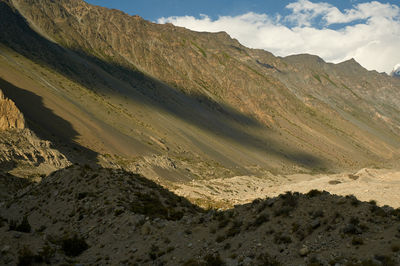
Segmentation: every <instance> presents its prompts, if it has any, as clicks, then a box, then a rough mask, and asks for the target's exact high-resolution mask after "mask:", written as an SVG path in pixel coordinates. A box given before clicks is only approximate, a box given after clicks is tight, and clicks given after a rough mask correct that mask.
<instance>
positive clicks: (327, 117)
mask: <svg viewBox="0 0 400 266" xmlns="http://www.w3.org/2000/svg"><path fill="white" fill-rule="evenodd" d="M0 21H1V23H0V254H1V256H0V264H4V265H15V264H18V265H32V264H44V263H46V264H51V265H66V264H68V265H69V264H74V265H79V264H85V265H86V264H88V265H97V264H99V265H103V264H112V265H114V264H121V265H328V264H330V265H337V264H340V265H398V264H399V263H400V261H399V257H398V256H397V254H398V251H399V249H400V242H399V239H400V228H399V226H400V224H399V221H400V209H395V208H398V207H400V205H399V202H400V197H399V195H400V186H399V177H400V171H398V170H396V169H397V167H398V166H399V165H398V159H399V153H400V134H399V133H400V116H399V111H400V110H399V108H400V89H399V88H400V79H397V78H394V77H391V76H389V75H386V74H381V73H377V72H375V71H367V70H366V69H364V68H363V67H362V66H360V65H359V64H358V63H357V62H356V61H355V60H354V59H351V60H348V61H346V62H342V63H339V64H330V63H326V62H324V61H323V60H322V59H321V58H319V57H317V56H314V55H308V54H302V55H293V56H288V57H276V56H274V55H273V54H271V53H269V52H267V51H263V50H255V49H249V48H247V47H244V46H243V45H241V44H240V43H239V42H238V41H237V40H235V39H232V38H231V37H230V36H229V35H228V34H226V33H224V32H220V33H206V32H193V31H190V30H187V29H185V28H180V27H175V26H173V25H171V24H165V25H159V24H155V23H151V22H148V21H146V20H143V19H142V18H140V17H139V16H129V15H127V14H125V13H123V12H121V11H118V10H110V9H106V8H102V7H97V6H93V5H89V4H87V3H86V2H84V1H82V0H58V1H54V0H0ZM316 189H319V190H316ZM320 190H327V191H330V192H331V193H333V194H335V195H333V194H329V193H328V192H322V191H320ZM286 191H297V192H287V193H285V192H286ZM299 192H300V193H299ZM349 194H354V195H355V196H357V197H358V198H359V199H361V200H363V201H364V202H361V201H359V200H358V199H357V198H356V197H355V196H353V195H349ZM183 196H184V197H183ZM388 205H389V206H388Z"/></svg>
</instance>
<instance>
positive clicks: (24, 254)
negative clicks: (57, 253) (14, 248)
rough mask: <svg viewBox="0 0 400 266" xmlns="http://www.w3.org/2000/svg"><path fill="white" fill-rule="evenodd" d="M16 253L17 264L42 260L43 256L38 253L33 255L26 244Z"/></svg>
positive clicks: (23, 265)
mask: <svg viewBox="0 0 400 266" xmlns="http://www.w3.org/2000/svg"><path fill="white" fill-rule="evenodd" d="M18 253H19V257H18V264H17V265H18V266H25V265H32V264H34V263H41V262H43V258H42V257H41V256H40V255H34V254H33V253H32V251H31V250H30V249H29V248H28V247H27V246H24V247H23V248H22V249H21V250H20V251H19V252H18Z"/></svg>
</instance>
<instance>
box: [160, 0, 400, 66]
mask: <svg viewBox="0 0 400 266" xmlns="http://www.w3.org/2000/svg"><path fill="white" fill-rule="evenodd" d="M286 8H287V9H288V10H289V11H290V13H289V14H288V15H286V16H281V15H280V14H276V15H273V16H272V15H269V14H259V13H254V12H249V13H245V14H242V15H238V16H220V17H218V19H216V20H212V19H211V18H210V17H209V16H207V15H201V16H200V17H199V18H195V17H192V16H182V17H168V18H160V19H158V21H157V22H158V23H167V22H169V23H172V24H174V25H177V26H182V27H186V28H189V29H191V30H195V31H210V32H218V31H226V32H227V33H228V34H230V35H231V36H232V37H233V38H236V39H238V40H239V41H240V42H241V43H242V44H244V45H246V46H249V47H252V48H261V49H265V50H268V51H270V52H272V53H274V54H276V55H279V56H286V55H290V54H298V53H310V54H317V55H319V56H321V57H322V58H323V59H325V60H326V61H328V62H334V63H337V62H341V61H344V60H347V59H350V58H355V59H356V60H357V61H358V62H359V63H360V64H361V65H363V66H364V67H365V68H367V69H370V70H372V69H375V70H378V71H385V72H387V73H390V72H391V71H392V69H393V66H394V65H396V64H397V63H399V62H400V53H398V47H399V44H400V8H399V6H396V5H391V4H384V3H380V2H377V1H372V2H367V3H361V4H357V5H354V6H353V7H352V8H351V9H346V10H339V9H338V8H337V7H335V6H333V5H331V4H329V3H323V2H320V3H313V2H311V1H308V0H298V1H296V2H293V3H290V4H289V5H287V6H286Z"/></svg>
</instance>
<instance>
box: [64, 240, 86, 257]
mask: <svg viewBox="0 0 400 266" xmlns="http://www.w3.org/2000/svg"><path fill="white" fill-rule="evenodd" d="M61 248H62V250H63V251H64V253H65V255H67V256H69V257H76V256H79V255H80V254H82V253H83V252H84V251H85V250H87V249H88V248H89V245H88V244H87V243H86V241H85V240H84V239H83V238H80V237H78V236H77V235H74V236H73V237H72V238H66V239H64V240H62V244H61Z"/></svg>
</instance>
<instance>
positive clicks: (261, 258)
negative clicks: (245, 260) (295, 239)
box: [257, 253, 282, 266]
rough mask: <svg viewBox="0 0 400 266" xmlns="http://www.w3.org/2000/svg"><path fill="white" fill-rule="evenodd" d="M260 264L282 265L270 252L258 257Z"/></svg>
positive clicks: (269, 265) (268, 265)
mask: <svg viewBox="0 0 400 266" xmlns="http://www.w3.org/2000/svg"><path fill="white" fill-rule="evenodd" d="M257 260H258V262H259V265H267V266H280V265H282V264H281V263H280V262H279V261H277V260H275V259H274V258H272V257H271V256H270V255H269V254H268V253H264V254H261V255H260V256H258V258H257Z"/></svg>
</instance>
